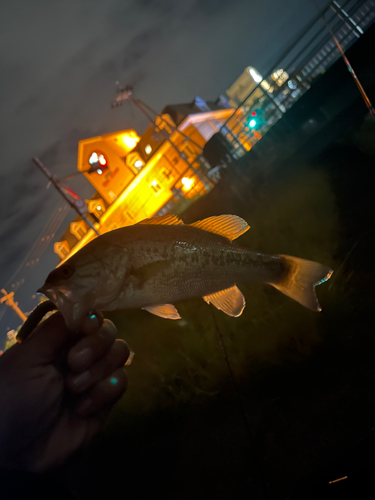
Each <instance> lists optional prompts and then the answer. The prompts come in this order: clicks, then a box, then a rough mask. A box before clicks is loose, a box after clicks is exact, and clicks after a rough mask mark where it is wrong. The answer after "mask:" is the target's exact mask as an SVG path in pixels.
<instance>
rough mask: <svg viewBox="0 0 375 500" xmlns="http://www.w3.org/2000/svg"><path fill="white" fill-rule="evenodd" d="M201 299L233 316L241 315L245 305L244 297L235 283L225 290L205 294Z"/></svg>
mask: <svg viewBox="0 0 375 500" xmlns="http://www.w3.org/2000/svg"><path fill="white" fill-rule="evenodd" d="M203 299H204V300H205V301H206V302H207V304H213V305H214V306H215V307H216V308H217V309H220V311H223V312H224V313H225V314H228V316H233V317H235V318H237V317H238V316H241V314H242V311H243V310H244V309H245V305H246V301H245V297H244V296H243V295H242V292H241V291H240V290H239V289H238V288H237V286H236V285H234V286H232V287H231V288H227V289H226V290H221V291H220V292H216V293H212V294H211V295H206V296H205V297H203Z"/></svg>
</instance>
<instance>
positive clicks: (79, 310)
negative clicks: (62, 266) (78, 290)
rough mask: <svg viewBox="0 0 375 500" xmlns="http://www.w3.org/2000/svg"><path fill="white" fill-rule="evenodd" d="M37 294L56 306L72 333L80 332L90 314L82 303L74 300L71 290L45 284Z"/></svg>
mask: <svg viewBox="0 0 375 500" xmlns="http://www.w3.org/2000/svg"><path fill="white" fill-rule="evenodd" d="M37 293H41V294H43V295H44V296H45V297H47V299H49V300H50V301H51V302H53V303H54V304H55V306H56V307H57V309H58V310H59V311H60V312H61V314H62V315H63V317H64V320H65V324H66V326H67V327H68V328H69V330H71V331H74V332H76V331H78V330H79V328H80V326H81V324H82V321H83V318H84V316H85V314H87V313H88V311H86V309H85V308H84V307H83V303H82V301H75V300H73V297H72V293H71V291H70V290H67V289H65V288H61V287H59V288H57V287H55V286H53V285H50V284H49V283H45V284H44V285H43V286H42V287H40V288H39V289H38V290H37Z"/></svg>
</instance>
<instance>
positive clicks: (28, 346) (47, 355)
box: [22, 312, 74, 363]
mask: <svg viewBox="0 0 375 500" xmlns="http://www.w3.org/2000/svg"><path fill="white" fill-rule="evenodd" d="M73 336H74V334H73V333H72V332H71V331H70V330H68V328H67V327H66V325H65V321H64V318H63V317H62V315H61V314H60V313H59V312H57V313H54V314H52V315H51V316H50V317H49V318H47V319H46V320H45V321H43V322H42V323H40V325H38V326H37V328H36V329H35V330H34V331H33V333H32V335H31V336H30V337H29V338H27V339H26V340H25V341H24V342H23V344H22V345H24V346H25V350H27V351H28V352H29V353H30V359H32V360H33V363H49V362H51V361H53V360H54V359H55V358H56V356H57V354H58V352H59V351H60V349H61V348H62V347H63V345H64V344H65V343H66V342H67V341H68V340H69V339H71V338H72V337H73Z"/></svg>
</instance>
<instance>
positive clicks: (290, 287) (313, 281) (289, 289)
mask: <svg viewBox="0 0 375 500" xmlns="http://www.w3.org/2000/svg"><path fill="white" fill-rule="evenodd" d="M278 257H282V259H283V260H284V262H285V267H286V273H285V274H284V275H283V277H282V279H280V281H279V282H277V283H270V285H272V286H274V287H275V288H277V289H278V290H280V292H282V293H284V294H285V295H288V297H291V298H292V299H294V300H296V301H297V302H299V303H300V304H302V305H303V306H305V307H307V308H308V309H311V310H312V311H321V310H322V308H321V307H320V304H319V302H318V299H317V297H316V295H315V287H316V286H317V285H320V284H322V283H324V282H325V281H327V280H329V278H330V277H331V276H332V273H333V271H332V269H330V268H329V267H327V266H323V265H322V264H318V262H313V261H311V260H305V259H299V258H298V257H291V256H290V255H279V256H278Z"/></svg>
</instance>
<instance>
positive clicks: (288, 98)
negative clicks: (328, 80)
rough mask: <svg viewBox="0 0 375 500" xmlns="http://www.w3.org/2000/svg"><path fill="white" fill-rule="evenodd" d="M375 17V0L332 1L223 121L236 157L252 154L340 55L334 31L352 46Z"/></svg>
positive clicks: (345, 46)
mask: <svg viewBox="0 0 375 500" xmlns="http://www.w3.org/2000/svg"><path fill="white" fill-rule="evenodd" d="M374 18H375V0H341V1H340V0H339V1H336V0H334V1H331V2H329V3H328V4H327V5H326V6H325V7H324V8H323V9H322V10H321V11H320V12H319V13H318V14H317V15H316V16H315V18H314V19H312V21H310V23H309V24H308V25H307V26H306V27H305V28H304V29H303V30H302V31H301V32H300V34H299V35H298V36H297V37H296V38H295V40H293V42H292V43H291V44H290V45H289V46H288V47H287V48H286V50H285V51H284V52H283V54H282V55H281V56H280V57H279V59H278V60H277V61H276V62H275V63H274V65H273V67H272V68H271V70H270V71H268V72H267V73H266V74H265V76H263V77H262V80H261V81H260V82H258V84H257V85H255V87H254V88H253V89H252V90H251V92H249V94H248V95H247V97H246V98H245V99H244V100H243V101H242V102H241V104H240V105H239V106H238V108H237V109H236V110H235V111H234V113H233V115H232V116H231V117H230V118H228V120H227V121H226V122H225V123H224V124H223V126H222V127H221V129H220V132H221V133H222V134H223V135H224V137H225V138H226V140H227V142H228V148H229V151H230V153H231V154H232V155H233V156H234V157H235V158H239V157H241V156H243V155H244V154H246V152H247V151H249V150H250V149H251V148H252V147H253V145H254V144H255V143H256V142H258V141H259V140H260V139H261V138H262V137H263V136H264V134H266V133H267V132H268V130H269V129H270V128H271V127H272V126H273V125H274V124H275V123H276V122H277V121H278V120H279V119H280V118H282V116H283V115H284V114H285V113H286V112H287V110H288V109H290V108H291V107H292V106H293V105H294V103H295V102H296V101H297V100H298V99H299V98H300V97H301V96H302V95H303V94H304V93H305V92H306V91H307V90H308V89H309V88H310V87H311V85H312V84H313V83H314V82H315V81H316V79H317V78H319V76H320V75H321V74H323V73H324V72H325V71H326V70H327V69H328V68H329V67H330V66H332V64H333V63H334V62H335V61H337V59H338V58H339V57H340V52H339V50H338V47H337V45H336V44H335V42H334V40H333V38H332V34H333V35H334V36H335V37H336V39H337V40H338V41H339V43H340V45H341V47H342V49H343V50H347V49H348V48H349V47H350V46H351V45H353V43H355V41H356V40H358V38H360V36H361V35H363V33H364V31H365V30H366V28H368V27H369V26H370V25H371V24H372V22H373V21H374ZM331 33H332V34H331ZM255 123H256V125H254V124H255Z"/></svg>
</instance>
